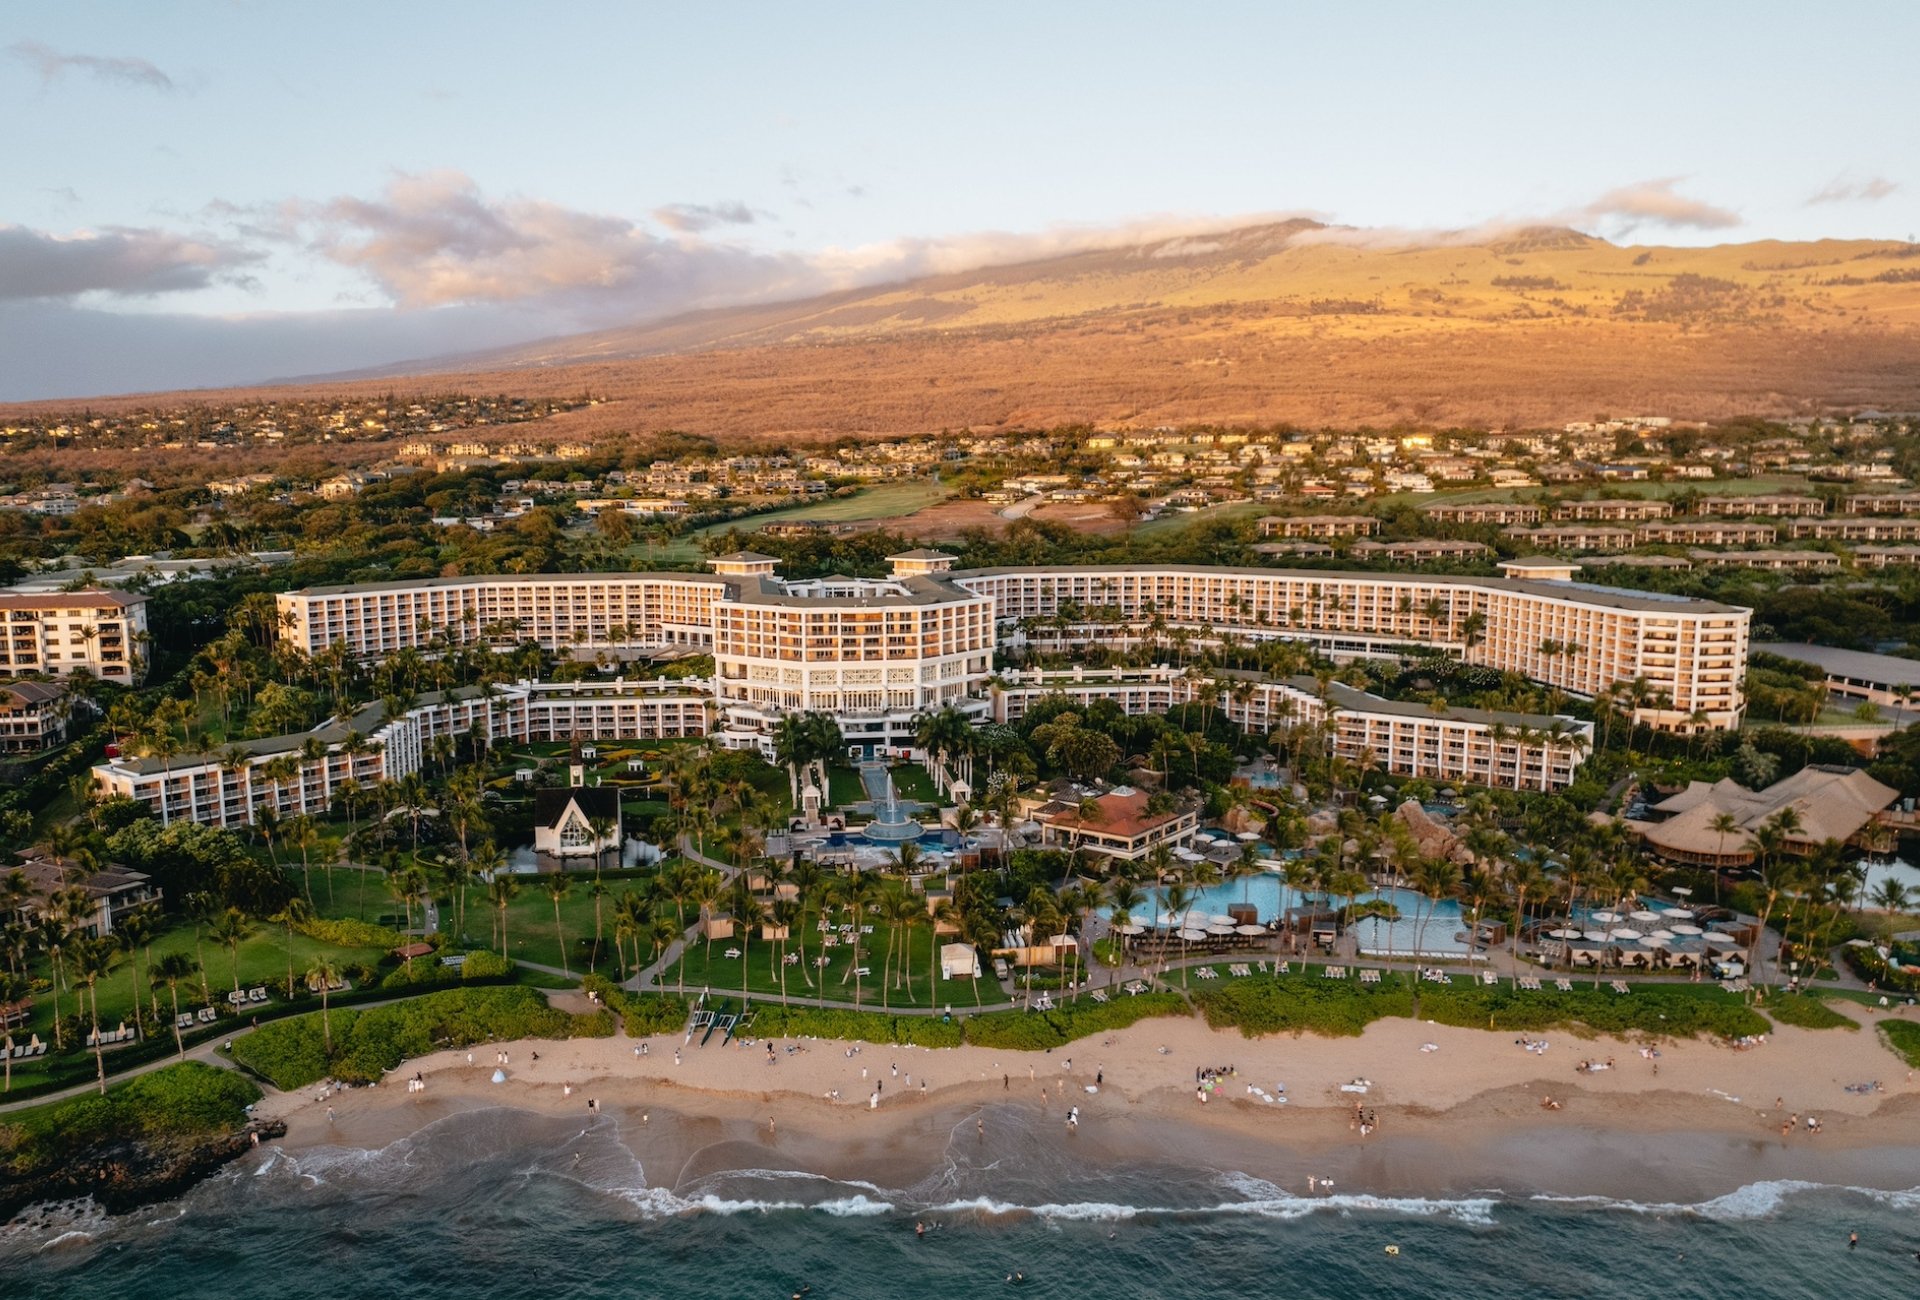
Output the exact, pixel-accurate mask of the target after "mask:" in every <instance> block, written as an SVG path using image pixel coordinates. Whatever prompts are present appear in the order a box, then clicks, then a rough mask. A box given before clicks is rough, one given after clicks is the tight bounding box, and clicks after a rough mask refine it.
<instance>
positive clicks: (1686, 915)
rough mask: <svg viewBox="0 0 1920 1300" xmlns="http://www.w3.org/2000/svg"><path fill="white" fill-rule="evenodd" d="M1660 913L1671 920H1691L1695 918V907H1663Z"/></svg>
mask: <svg viewBox="0 0 1920 1300" xmlns="http://www.w3.org/2000/svg"><path fill="white" fill-rule="evenodd" d="M1660 915H1662V916H1664V917H1666V918H1667V919H1668V920H1670V921H1691V920H1692V919H1693V909H1692V908H1690V907H1663V908H1661V909H1660Z"/></svg>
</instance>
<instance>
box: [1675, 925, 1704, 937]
mask: <svg viewBox="0 0 1920 1300" xmlns="http://www.w3.org/2000/svg"><path fill="white" fill-rule="evenodd" d="M1672 930H1673V932H1674V933H1675V934H1684V935H1688V936H1692V935H1696V934H1705V933H1706V931H1705V930H1702V929H1701V928H1700V927H1699V926H1697V925H1686V924H1681V925H1676V926H1673V927H1672Z"/></svg>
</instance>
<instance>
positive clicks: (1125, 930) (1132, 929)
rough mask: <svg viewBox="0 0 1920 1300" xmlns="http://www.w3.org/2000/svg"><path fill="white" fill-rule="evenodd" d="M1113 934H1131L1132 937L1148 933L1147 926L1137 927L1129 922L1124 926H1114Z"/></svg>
mask: <svg viewBox="0 0 1920 1300" xmlns="http://www.w3.org/2000/svg"><path fill="white" fill-rule="evenodd" d="M1113 932H1114V933H1115V934H1129V935H1131V934H1145V933H1146V932H1147V927H1146V926H1144V925H1135V924H1134V923H1133V922H1132V921H1128V922H1127V923H1126V924H1124V925H1116V926H1114V927H1113Z"/></svg>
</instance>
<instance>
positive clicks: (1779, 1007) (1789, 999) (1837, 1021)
mask: <svg viewBox="0 0 1920 1300" xmlns="http://www.w3.org/2000/svg"><path fill="white" fill-rule="evenodd" d="M1767 1015H1768V1016H1769V1017H1771V1018H1772V1019H1773V1020H1775V1021H1776V1022H1778V1023H1780V1024H1783V1025H1797V1026H1798V1027H1799V1028H1801V1029H1858V1028H1860V1022H1859V1021H1858V1020H1855V1019H1854V1018H1853V1017H1851V1016H1845V1015H1842V1014H1840V1013H1839V1012H1838V1011H1835V1010H1834V1009H1833V1008H1832V1007H1830V1006H1828V1005H1827V1002H1826V999H1825V998H1817V997H1814V996H1812V995H1811V994H1807V993H1789V994H1787V995H1786V996H1784V997H1778V998H1773V999H1770V1000H1769V1001H1768V1002H1767Z"/></svg>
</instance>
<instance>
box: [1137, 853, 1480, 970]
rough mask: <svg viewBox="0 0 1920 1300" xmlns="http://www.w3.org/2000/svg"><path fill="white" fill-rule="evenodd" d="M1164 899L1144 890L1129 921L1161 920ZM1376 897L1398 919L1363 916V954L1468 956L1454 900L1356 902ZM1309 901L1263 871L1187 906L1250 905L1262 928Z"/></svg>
mask: <svg viewBox="0 0 1920 1300" xmlns="http://www.w3.org/2000/svg"><path fill="white" fill-rule="evenodd" d="M1162 897H1163V895H1162V893H1161V891H1160V890H1157V889H1154V890H1148V891H1147V898H1148V902H1146V903H1145V904H1143V905H1142V906H1141V908H1140V911H1139V913H1138V914H1136V915H1135V916H1134V918H1133V919H1134V920H1135V921H1137V922H1139V923H1141V924H1143V925H1152V924H1154V923H1155V921H1156V920H1160V921H1164V920H1165V911H1164V908H1162V907H1161V902H1160V900H1161V898H1162ZM1375 898H1384V899H1386V901H1387V902H1389V903H1391V904H1393V906H1394V907H1395V908H1396V909H1398V910H1399V912H1400V919H1399V920H1397V921H1388V920H1384V919H1381V918H1378V917H1366V918H1364V919H1362V920H1360V921H1358V922H1356V923H1355V924H1354V926H1353V932H1354V934H1355V936H1356V937H1357V938H1358V939H1359V942H1360V951H1361V952H1363V953H1367V954H1370V955H1378V956H1381V957H1386V956H1395V957H1411V956H1423V957H1464V956H1466V955H1467V954H1468V948H1467V945H1466V944H1465V943H1464V942H1462V941H1461V940H1459V939H1457V938H1455V937H1454V936H1456V935H1458V934H1460V933H1462V932H1463V931H1464V930H1465V929H1466V918H1465V916H1464V915H1463V914H1462V912H1461V910H1460V903H1459V901H1458V900H1456V899H1450V898H1443V899H1441V900H1439V902H1437V903H1436V902H1433V901H1431V900H1429V899H1428V898H1427V897H1426V896H1425V895H1423V894H1421V893H1419V892H1418V891H1417V890H1412V889H1385V890H1375V891H1372V892H1369V893H1365V894H1362V895H1360V898H1359V902H1360V903H1365V902H1367V901H1368V900H1369V899H1375ZM1309 901H1310V900H1309V897H1308V896H1307V895H1306V894H1303V893H1302V892H1301V891H1300V890H1297V889H1293V888H1290V887H1289V886H1288V885H1287V884H1286V882H1284V881H1283V880H1281V878H1280V877H1279V876H1277V875H1273V874H1271V873H1263V874H1261V875H1257V876H1250V877H1248V878H1247V879H1245V880H1236V881H1233V882H1232V883H1230V884H1221V885H1213V886H1210V887H1208V888H1206V889H1203V890H1200V891H1199V892H1198V893H1197V894H1195V895H1194V897H1193V901H1192V902H1191V903H1189V904H1188V907H1189V908H1190V909H1191V910H1193V911H1196V912H1206V913H1210V914H1219V915H1222V916H1224V915H1226V911H1227V907H1228V905H1229V904H1236V903H1245V904H1251V905H1252V906H1253V907H1255V908H1257V909H1259V915H1260V920H1261V922H1262V923H1263V924H1264V923H1265V922H1267V921H1271V920H1273V919H1275V918H1276V917H1280V916H1284V915H1285V914H1286V912H1287V909H1288V908H1294V907H1305V906H1307V905H1308V903H1309ZM1311 902H1313V903H1314V904H1320V905H1324V904H1322V900H1321V897H1320V895H1318V894H1315V895H1313V896H1312V898H1311ZM1344 902H1345V900H1344V899H1335V900H1334V903H1333V906H1335V907H1339V906H1341V905H1342V904H1343V903H1344Z"/></svg>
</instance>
